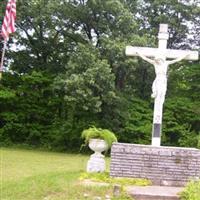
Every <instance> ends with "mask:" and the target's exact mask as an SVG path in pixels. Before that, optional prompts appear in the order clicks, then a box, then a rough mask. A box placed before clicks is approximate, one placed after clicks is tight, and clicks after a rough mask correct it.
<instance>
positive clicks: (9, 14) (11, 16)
mask: <svg viewBox="0 0 200 200" xmlns="http://www.w3.org/2000/svg"><path fill="white" fill-rule="evenodd" d="M15 19H16V0H8V3H7V6H6V14H5V17H4V20H3V24H2V29H1V35H2V37H3V38H4V40H6V41H7V40H8V37H9V34H10V33H13V32H15V30H16V29H15Z"/></svg>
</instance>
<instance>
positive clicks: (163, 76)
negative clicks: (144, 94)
mask: <svg viewBox="0 0 200 200" xmlns="http://www.w3.org/2000/svg"><path fill="white" fill-rule="evenodd" d="M137 55H138V56H140V57H141V58H142V59H143V60H145V61H147V62H149V63H151V64H152V65H154V68H155V73H156V78H155V80H154V82H153V84H152V94H151V97H152V98H155V100H157V101H158V102H159V103H160V104H163V103H164V100H165V94H166V91H167V70H168V66H169V65H171V64H174V63H176V62H179V61H181V60H183V59H184V58H186V57H187V56H188V54H185V55H184V56H181V57H179V58H177V59H174V60H165V58H163V57H161V56H160V57H156V58H155V59H150V58H148V57H146V56H144V55H142V54H140V53H139V52H137Z"/></svg>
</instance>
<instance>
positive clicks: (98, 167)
mask: <svg viewBox="0 0 200 200" xmlns="http://www.w3.org/2000/svg"><path fill="white" fill-rule="evenodd" d="M105 170H106V163H105V160H104V155H102V154H99V153H94V154H92V155H91V156H90V159H89V160H88V162H87V172H104V171H105Z"/></svg>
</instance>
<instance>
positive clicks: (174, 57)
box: [126, 24, 198, 146]
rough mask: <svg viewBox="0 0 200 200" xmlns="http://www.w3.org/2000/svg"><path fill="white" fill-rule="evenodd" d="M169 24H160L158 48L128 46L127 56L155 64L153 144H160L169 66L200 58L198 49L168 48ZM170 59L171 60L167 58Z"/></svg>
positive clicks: (152, 95)
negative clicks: (137, 57)
mask: <svg viewBox="0 0 200 200" xmlns="http://www.w3.org/2000/svg"><path fill="white" fill-rule="evenodd" d="M168 38H169V34H168V25H167V24H160V29H159V33H158V40H159V41H158V48H146V47H132V46H127V47H126V55H127V56H139V57H141V58H142V59H143V60H145V61H147V62H149V63H150V64H152V65H154V68H155V74H156V78H155V80H154V82H153V84H152V94H151V97H152V98H154V113H153V128H152V146H160V142H161V125H162V112H163V103H164V101H165V94H166V91H167V69H168V66H169V65H171V64H174V63H176V62H179V61H181V60H183V59H184V60H198V51H189V50H174V49H167V40H168ZM167 59H169V60H167Z"/></svg>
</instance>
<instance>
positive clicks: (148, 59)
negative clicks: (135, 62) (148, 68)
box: [137, 52, 155, 65]
mask: <svg viewBox="0 0 200 200" xmlns="http://www.w3.org/2000/svg"><path fill="white" fill-rule="evenodd" d="M137 55H138V56H140V57H141V58H142V59H143V60H145V61H147V62H149V63H151V64H152V65H154V64H155V62H154V60H152V59H150V58H147V57H146V56H144V55H142V54H141V53H139V52H137Z"/></svg>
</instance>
